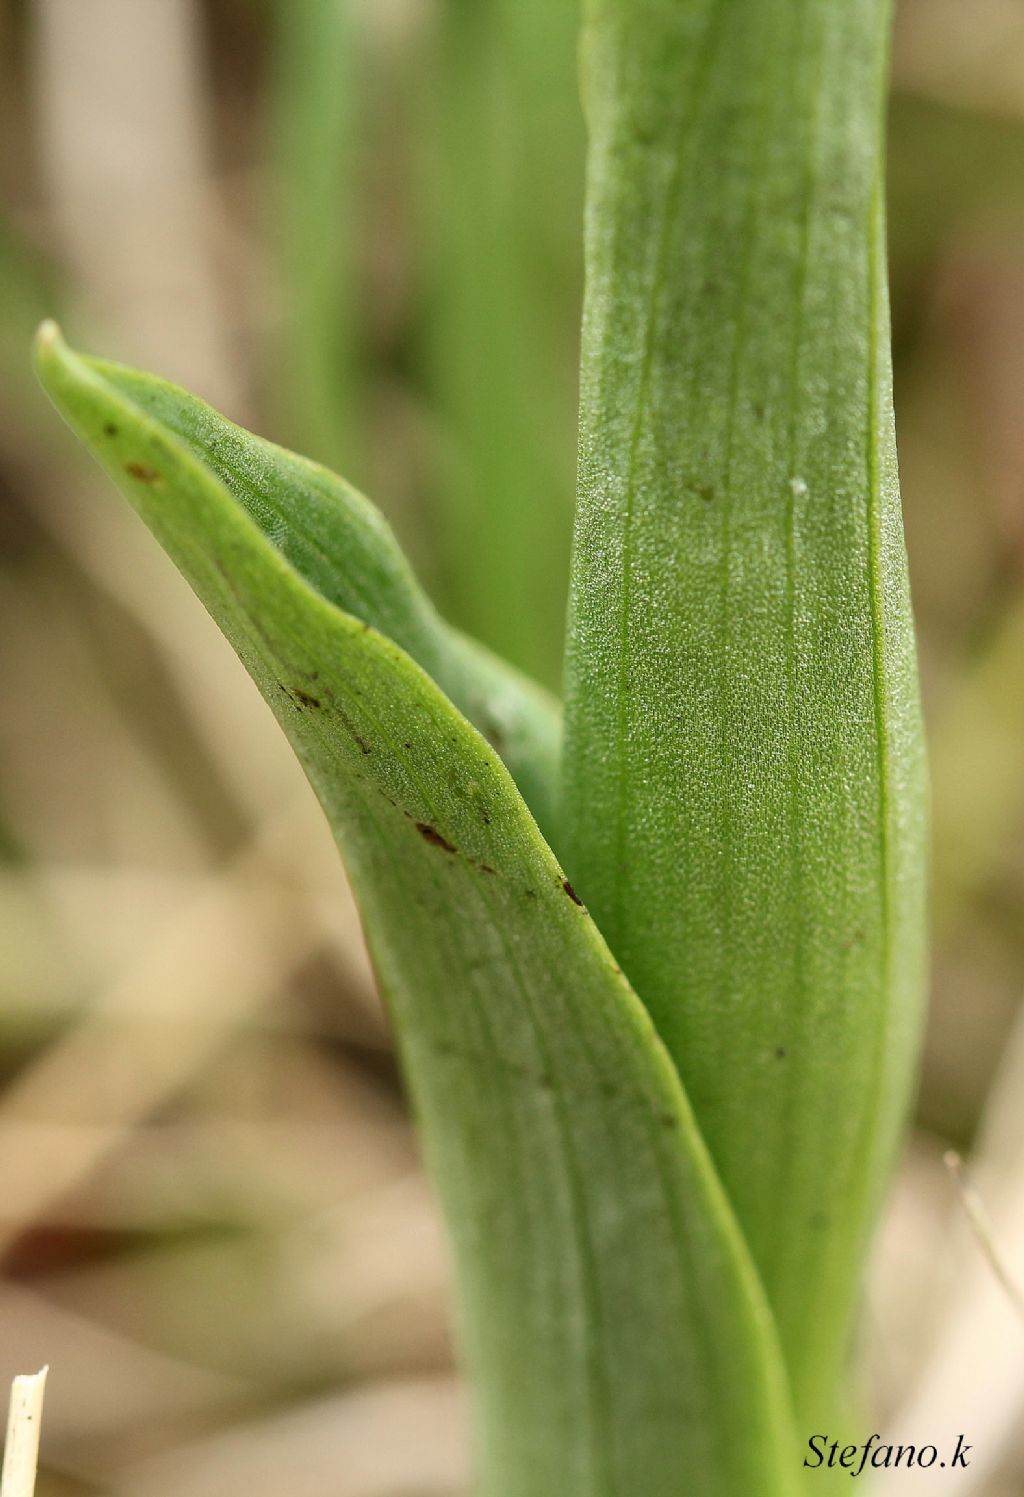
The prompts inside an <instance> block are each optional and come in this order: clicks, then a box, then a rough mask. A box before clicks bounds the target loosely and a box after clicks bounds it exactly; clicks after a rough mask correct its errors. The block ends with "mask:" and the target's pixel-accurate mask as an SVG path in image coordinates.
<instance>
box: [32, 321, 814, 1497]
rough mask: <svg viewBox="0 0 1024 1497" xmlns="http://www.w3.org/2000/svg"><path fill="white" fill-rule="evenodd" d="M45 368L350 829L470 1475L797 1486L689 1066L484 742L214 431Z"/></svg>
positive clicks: (562, 1493) (673, 1489) (695, 1486)
mask: <svg viewBox="0 0 1024 1497" xmlns="http://www.w3.org/2000/svg"><path fill="white" fill-rule="evenodd" d="M37 362H38V369H39V373H40V377H41V379H42V381H43V384H44V386H45V388H46V389H47V391H48V393H49V394H50V396H51V398H52V399H53V400H54V402H55V404H56V405H57V407H58V409H59V410H60V411H61V412H62V413H63V415H64V416H65V417H66V418H67V420H68V421H69V422H70V424H71V425H72V426H73V428H74V429H75V430H76V431H77V432H78V434H79V435H80V436H81V437H82V439H83V440H84V441H85V443H86V444H87V446H88V447H89V448H90V449H91V450H92V451H93V452H94V453H95V454H96V456H97V457H98V458H99V460H100V461H101V462H102V463H103V465H104V466H105V467H106V469H107V470H108V472H109V473H110V474H111V476H112V477H113V478H114V479H115V481H116V482H117V483H118V485H119V486H120V487H121V488H122V489H123V491H124V492H125V494H126V495H127V497H128V498H129V499H130V501H131V502H132V504H133V505H134V506H135V508H136V509H137V510H138V512H139V513H140V515H141V516H142V517H143V519H144V520H145V521H146V523H147V524H148V525H149V526H150V528H151V529H152V530H153V532H154V534H155V535H156V536H157V538H158V539H159V540H160V542H161V543H162V544H163V546H164V547H165V548H166V550H167V551H168V553H169V554H170V556H171V557H172V558H173V559H174V561H175V562H176V563H177V565H178V566H179V567H180V568H181V570H182V572H183V573H184V575H185V576H186V577H187V578H188V579H189V581H190V583H191V585H192V586H193V588H194V589H195V591H196V593H197V594H198V596H199V597H200V598H201V599H202V601H203V602H204V603H205V604H206V606H207V608H208V609H209V610H210V612H211V613H212V615H213V616H214V617H215V618H216V619H217V620H218V622H219V623H220V625H221V627H222V628H223V629H224V632H225V634H226V635H227V637H228V638H229V639H230V640H231V642H232V643H233V645H234V646H235V648H236V650H237V651H238V654H239V656H240V657H241V659H242V660H243V662H244V663H245V665H246V667H247V668H248V670H249V671H250V673H251V675H252V676H253V679H254V680H255V681H256V683H257V685H258V686H259V688H260V690H261V691H262V692H263V694H264V696H265V697H266V699H267V701H268V703H269V705H270V706H271V708H272V709H273V711H274V713H275V715H276V716H277V718H278V721H279V722H280V724H281V726H282V727H283V729H284V731H285V732H286V733H287V735H288V737H289V739H290V740H291V742H292V744H293V746H294V747H295V750H296V752H297V753H298V755H299V758H300V759H301V761H302V763H303V765H304V767H305V769H306V772H307V774H308V775H309V777H310V780H311V782H312V783H313V785H314V787H315V789H316V791H317V793H318V795H319V797H320V800H321V802H322V804H323V806H324V809H325V811H326V813H327V816H328V818H329V820H330V822H331V825H332V827H333V828H334V830H335V832H336V834H337V836H338V839H339V842H340V844H341V846H342V847H343V849H344V854H345V859H346V863H347V866H348V869H349V872H350V874H351V877H352V880H353V884H354V887H355V889H356V892H357V897H358V899H359V901H360V905H361V908H362V913H363V918H364V922H365V926H366V931H367V935H368V938H369V942H370V946H371V950H372V953H373V957H374V961H375V964H376V967H377V971H378V973H379V976H380V981H381V985H382V989H383V991H384V993H385V994H386V997H387V1000H388V1003H389V1006H390V1009H391V1013H392V1015H393V1019H394V1023H395V1028H396V1031H397V1036H398V1040H399V1044H400V1048H401V1051H402V1056H403V1060H404V1064H405V1068H406V1072H407V1075H408V1078H409V1083H410V1088H411V1093H412V1097H413V1102H414V1105H415V1108H416V1111H417V1113H418V1116H419V1120H420V1124H421V1127H422V1132H423V1138H424V1141H425V1146H426V1152H427V1155H428V1158H429V1161H430V1164H431V1166H432V1169H433V1173H434V1176H435V1178H436V1180H437V1183H438V1186H439V1190H440V1194H441V1198H442V1201H443V1204H444V1207H445V1210H446V1213H447V1217H448V1221H449V1224H450V1227H451V1232H452V1238H453V1242H454V1247H455V1258H456V1266H457V1271H458V1281H459V1285H460V1291H461V1306H462V1314H463V1335H464V1340H465V1347H466V1351H467V1355H468V1357H469V1360H470V1364H471V1367H472V1368H473V1370H474V1371H475V1375H476V1388H477V1394H478V1400H479V1405H480V1439H481V1447H480V1458H481V1463H482V1472H483V1479H484V1487H483V1490H484V1492H485V1493H486V1497H637V1494H640V1493H642V1494H643V1497H678V1494H679V1492H680V1491H681V1490H682V1489H683V1488H684V1487H685V1490H686V1491H688V1492H692V1493H694V1494H695V1497H737V1494H738V1493H743V1494H744V1497H747V1494H750V1497H782V1494H788V1493H793V1492H794V1491H795V1489H796V1478H797V1471H798V1461H799V1455H798V1453H797V1450H796V1446H795V1438H794V1436H793V1434H792V1430H791V1426H790V1422H789V1415H788V1410H787V1406H786V1399H787V1391H786V1388H785V1376H784V1373H783V1371H782V1364H781V1358H780V1355H779V1353H778V1350H777V1347H776V1344H775V1341H774V1330H773V1326H772V1323H771V1318H770V1316H769V1315H768V1313H767V1309H766V1306H765V1304H764V1300H763V1296H762V1294H761V1290H760V1285H759V1283H758V1281H757V1277H756V1275H755V1274H754V1272H753V1269H752V1267H751V1265H750V1261H749V1257H748V1255H747V1253H746V1249H745V1246H744V1244H743V1241H742V1238H741V1236H740V1234H739V1232H738V1230H737V1228H736V1226H735V1222H734V1219H733V1217H732V1214H731V1212H730V1210H729V1208H728V1205H727V1203H726V1201H725V1198H724V1195H723V1193H722V1191H721V1188H720V1186H719V1184H718V1181H717V1178H716V1176H715V1174H714V1171H713V1168H712V1167H711V1165H710V1162H709V1160H708V1157H707V1154H706V1151H705V1149H704V1147H703V1144H702V1142H701V1139H700V1136H699V1134H698V1132H697V1129H696V1127H695V1125H694V1123H693V1119H692V1116H691V1114H690V1111H689V1109H688V1106H687V1104H686V1101H685V1098H684V1095H683V1092H682V1089H681V1086H680V1084H679V1079H678V1076H677V1075H676V1072H675V1070H674V1068H673V1067H672V1065H671V1062H670V1061H669V1058H668V1056H667V1055H666V1054H665V1052H664V1050H663V1048H662V1046H661V1044H660V1042H659V1040H658V1039H657V1036H656V1035H655V1033H654V1031H653V1029H652V1026H651V1023H650V1020H649V1018H648V1016H647V1014H646V1013H645V1011H644V1009H643V1007H642V1005H641V1004H640V1002H639V1000H638V999H637V998H636V997H635V995H634V994H633V992H632V990H631V989H630V987H629V986H628V984H627V983H626V981H625V979H624V978H623V976H622V974H621V972H620V971H619V970H618V968H617V967H616V966H615V964H614V963H613V960H612V958H611V956H610V954H609V952H608V950H607V948H606V946H605V945H604V942H603V941H602V939H601V937H600V935H599V934H598V931H597V929H596V927H595V926H594V924H593V922H592V920H591V919H590V916H589V915H588V914H587V912H586V910H585V909H584V908H583V907H582V906H581V905H580V904H579V902H578V900H577V898H576V897H575V895H574V893H573V890H572V889H571V887H570V886H569V885H568V884H567V883H566V881H565V877H564V874H563V873H562V870H561V869H560V868H559V866H558V864H557V863H556V862H555V860H554V858H553V856H552V855H551V853H550V852H549V850H548V848H547V846H546V844H545V843H544V841H543V840H542V838H541V837H540V835H539V833H538V831H537V828H536V826H535V824H534V822H533V820H532V819H531V817H530V815H529V813H528V811H527V810H526V807H525V805H524V803H523V801H522V800H521V798H520V796H519V794H518V793H517V791H516V789H515V787H514V785H513V783H512V781H511V779H510V778H509V776H508V774H507V773H506V771H505V770H504V768H503V766H502V764H501V762H500V760H499V759H498V758H497V757H496V755H495V754H494V753H493V751H492V750H491V748H490V747H489V745H488V744H487V743H486V742H485V740H484V739H483V738H482V737H481V736H480V735H479V734H478V733H477V732H476V731H475V730H474V729H473V728H472V727H471V726H470V725H469V724H468V723H467V722H466V721H465V719H464V718H463V717H461V716H460V714H459V713H458V712H457V711H456V710H455V708H454V707H453V706H452V705H451V703H450V702H449V701H448V700H447V698H446V697H444V696H443V695H442V693H441V692H440V691H439V690H438V688H437V687H436V686H435V685H434V684H433V683H432V682H431V680H430V679H429V678H428V677H427V676H426V675H425V674H424V672H423V671H422V670H421V669H420V668H419V666H417V665H416V664H415V663H414V662H413V660H412V659H411V658H410V656H409V655H408V654H407V653H405V652H404V651H403V650H402V649H400V648H399V647H398V645H396V644H395V643H393V642H392V641H391V640H389V639H387V638H386V637H385V636H384V635H383V634H381V633H380V632H378V630H377V629H376V628H374V627H370V626H369V625H368V624H367V623H366V622H364V621H360V620H359V619H358V618H357V617H354V616H353V615H351V614H349V613H347V612H344V611H342V610H341V609H339V608H338V607H336V606H335V605H334V604H333V603H331V602H330V601H328V600H327V599H326V598H325V597H324V596H323V594H322V593H321V592H320V591H319V590H317V589H316V588H315V587H313V586H311V585H310V584H309V583H308V582H307V581H306V580H305V579H304V578H303V577H302V576H300V574H299V572H298V571H297V570H296V568H295V567H294V566H293V564H292V563H291V561H289V559H288V558H287V557H286V556H285V555H284V554H283V553H282V551H281V550H279V549H278V548H277V547H276V546H275V545H274V543H273V540H272V538H271V534H270V533H269V531H268V530H267V529H264V528H262V527H261V526H260V525H258V524H256V523H255V522H254V519H253V516H252V514H251V513H250V506H251V503H252V500H251V498H250V501H249V502H248V503H246V504H242V503H240V502H239V498H238V492H237V489H238V486H237V484H235V485H234V492H233V491H232V489H231V488H229V487H228V485H227V483H225V482H224V481H223V480H222V477H221V474H220V472H218V471H217V470H216V469H215V468H214V466H213V465H212V463H211V460H210V453H209V450H208V448H207V447H206V446H205V445H204V442H203V441H202V440H191V439H187V438H186V437H184V436H183V435H182V434H181V433H180V432H179V431H177V430H174V429H172V428H171V427H170V426H169V425H168V424H166V422H165V421H163V420H162V419H161V416H160V414H159V412H158V411H157V409H156V407H155V405H154V403H153V401H150V402H149V403H148V405H144V404H143V403H141V402H139V401H137V400H136V399H134V398H133V397H132V395H131V393H130V392H129V388H128V383H129V382H128V377H127V376H123V375H122V376H121V377H120V379H119V383H118V384H116V385H115V383H114V382H113V379H112V377H111V376H110V374H109V370H108V366H104V365H100V364H96V363H93V362H92V361H88V360H85V359H82V358H80V357H78V356H76V355H75V354H73V353H71V352H69V351H68V350H67V349H66V348H65V347H64V346H63V345H62V344H61V342H60V341H59V338H58V336H57V334H56V331H55V330H52V329H51V330H49V331H46V332H44V334H43V336H42V339H41V341H40V344H39V347H38V353H37ZM145 383H146V385H148V386H149V387H150V388H151V387H152V382H145ZM165 400H166V403H167V404H168V405H169V406H173V405H174V404H175V403H176V402H177V401H179V400H180V396H178V395H177V394H176V392H173V391H168V392H167V393H166V396H165ZM244 440H248V439H243V438H241V437H239V441H244ZM263 451H264V449H263V447H262V444H257V445H255V446H254V447H253V449H252V464H253V472H256V471H257V470H258V460H259V456H260V454H261V453H263ZM267 476H268V480H269V481H270V482H275V481H276V480H275V477H274V474H273V473H272V472H269V471H268V475H267ZM293 499H294V502H295V503H296V504H297V505H301V504H302V503H303V502H304V498H303V493H302V490H301V489H300V490H299V491H298V492H297V493H296V494H295V495H294V496H293ZM276 502H278V501H277V500H275V503H276Z"/></svg>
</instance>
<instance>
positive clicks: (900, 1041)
mask: <svg viewBox="0 0 1024 1497" xmlns="http://www.w3.org/2000/svg"><path fill="white" fill-rule="evenodd" d="M887 29H888V7H887V5H886V4H885V3H884V0H843V3H836V0H744V3H742V4H740V3H734V0H589V3H588V5H587V23H586V34H585V39H584V56H583V68H584V91H585V106H586V110H587V114H588V119H589V125H590V130H591V151H590V161H589V174H588V208H587V229H586V271H587V294H586V306H585V314H584V335H583V338H584V347H583V376H582V418H581V420H582V425H581V451H580V495H579V511H578V520H577V526H576V539H575V559H574V567H573V577H572V604H571V618H570V638H569V663H568V677H567V703H566V712H567V722H566V746H565V754H564V764H565V800H564V806H565V825H564V827H563V828H562V833H563V835H564V838H565V849H566V851H565V856H566V858H567V861H568V867H569V872H570V874H571V876H572V877H573V879H574V880H575V881H576V882H577V883H578V885H579V886H580V889H581V893H582V894H583V896H584V898H585V899H586V900H587V903H588V905H589V906H590V908H591V909H592V910H593V912H594V917H595V919H596V920H597V922H598V924H599V926H600V927H601V930H602V932H603V934H604V936H605V938H606V939H607V941H608V943H609V945H610V947H611V949H612V950H613V951H614V952H615V954H616V956H617V958H618V960H619V961H620V962H621V963H622V965H623V967H624V968H625V970H626V972H627V973H628V975H629V977H630V980H631V981H632V983H633V984H634V986H635V988H636V990H637V992H638V993H639V994H640V996H641V997H642V998H643V1000H644V1002H645V1003H646V1004H647V1006H648V1008H649V1009H650V1011H651V1014H652V1015H653V1017H654V1021H655V1024H656V1026H657V1028H658V1031H659V1033H660V1034H661V1036H662V1038H663V1040H664V1041H665V1043H666V1044H667V1046H668V1048H669V1050H670V1052H671V1054H672V1056H673V1058H674V1059H675V1062H676V1064H677V1066H678V1068H679V1071H680V1074H681V1076H682V1078H683V1081H684V1085H685V1086H686V1089H687V1092H688V1095H689V1097H690V1100H691V1103H692V1105H693V1108H694V1111H695V1114H696V1116H697V1119H698V1122H699V1124H700V1127H701V1130H702V1132H703V1134H704V1137H705V1138H706V1140H707V1142H708V1146H709V1148H710V1150H711V1154H712V1157H713V1158H714V1160H715V1162H716V1165H717V1167H718V1169H719V1171H720V1174H721V1176H722V1179H723V1183H724V1184H725V1187H726V1190H727V1193H728V1194H729V1196H730V1198H731V1200H732V1203H733V1205H734V1208H735V1210H736V1213H737V1216H738V1218H739V1221H740V1223H741V1226H742V1228H743V1230H744V1232H745V1234H746V1236H747V1239H748V1241H749V1243H750V1245H751V1248H752V1251H753V1254H754V1258H755V1261H756V1262H757V1264H758V1266H759V1268H760V1271H761V1274H762V1277H763V1279H764V1282H765V1285H766V1288H767V1291H768V1295H769V1299H770V1301H771V1303H772V1305H773V1308H774V1310H775V1314H776V1316H777V1319H778V1323H779V1327H780V1333H781V1337H782V1342H783V1347H784V1350H785V1352H786V1355H787V1359H788V1362H789V1366H790V1369H791V1375H792V1378H793V1382H794V1386H795V1390H796V1402H797V1408H798V1411H801V1410H802V1411H805V1412H806V1411H809V1410H812V1409H816V1408H818V1407H820V1406H821V1403H822V1401H823V1400H825V1401H827V1398H828V1390H829V1389H830V1387H831V1386H832V1385H833V1384H834V1382H835V1379H836V1376H837V1371H838V1368H839V1366H840V1364H841V1363H842V1360H843V1357H844V1353H845V1350H846V1347H847V1342H848V1337H849V1326H850V1318H851V1310H852V1307H853V1304H854V1302H855V1298H856V1293H857V1284H858V1278H859V1273H860V1267H861V1263H862V1259H863V1254H864V1250H865V1242H866V1237H867V1234H868V1230H869V1226H870V1223H871V1220H872V1217H873V1215H874V1212H875V1210H876V1207H877V1204H878V1200H879V1195H880V1192H881V1190H882V1188H883V1185H884V1182H885V1179H886V1175H887V1173H888V1170H889V1168H890V1165H891V1161H892V1156H893V1152H894V1147H895V1143H896V1140H897V1135H898V1130H899V1127H900V1124H901V1122H902V1119H903V1115H904V1112H905V1109H906V1106H907V1100H908V1089H909V1085H910V1081H911V1074H912V1063H913V1057H914V1053H915V1045H916V1037H917V1033H918V1025H919V1009H920V993H921V986H922V983H921V968H922V925H923V920H922V902H923V883H924V879H923V872H922V843H923V821H924V811H923V801H924V794H923V767H922V748H921V732H920V724H919V710H918V695H917V685H916V674H915V663H914V648H913V639H912V627H911V617H910V609H909V602H908V593H907V579H906V571H905V560H904V552H903V539H902V530H901V517H900V507H899V497H898V489H897V475H896V458H895V449H894V443H893V423H892V402H891V395H890V374H889V347H888V340H889V328H888V310H887V297H886V273H885V237H884V225H883V183H882V167H881V161H880V138H881V113H882V101H883V90H884V82H885V58H886V41H887Z"/></svg>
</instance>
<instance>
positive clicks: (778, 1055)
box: [775, 1045, 786, 1060]
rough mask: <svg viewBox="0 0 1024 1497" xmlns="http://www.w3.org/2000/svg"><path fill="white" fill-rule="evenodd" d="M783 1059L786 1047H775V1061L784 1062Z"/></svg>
mask: <svg viewBox="0 0 1024 1497" xmlns="http://www.w3.org/2000/svg"><path fill="white" fill-rule="evenodd" d="M785 1058H786V1047H785V1045H776V1047H775V1059H776V1060H785Z"/></svg>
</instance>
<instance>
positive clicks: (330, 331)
mask: <svg viewBox="0 0 1024 1497" xmlns="http://www.w3.org/2000/svg"><path fill="white" fill-rule="evenodd" d="M352 12H353V7H352V4H351V0H274V3H273V5H272V7H271V19H272V22H273V33H272V34H273V46H272V48H271V60H272V63H273V75H272V85H273V86H272V90H271V103H272V106H273V108H272V111H271V125H272V136H271V144H272V147H273V161H272V168H273V170H272V172H271V181H272V185H273V189H274V203H273V208H274V213H273V220H272V230H273V235H272V245H273V248H274V251H275V262H276V263H275V265H274V269H275V270H276V286H275V291H276V298H277V302H278V304H279V306H278V313H279V318H280V327H279V328H277V329H276V338H275V347H274V357H273V359H272V360H271V364H270V373H271V376H272V394H273V396H274V399H275V406H276V409H277V412H278V414H279V415H280V418H281V420H282V423H283V426H284V431H285V439H286V440H287V441H289V442H295V444H296V445H297V446H301V447H302V448H303V450H304V451H306V452H311V453H312V454H313V455H314V456H315V457H317V458H319V459H320V460H321V461H322V462H328V463H336V464H339V465H340V464H342V463H344V464H345V465H346V467H347V470H348V471H349V472H352V471H353V466H352V465H353V463H354V462H356V461H358V460H359V459H360V458H361V456H362V454H361V453H359V452H358V451H357V447H358V432H359V430H360V427H361V424H365V423H361V422H360V420H359V415H360V412H359V397H360V393H361V392H360V388H359V380H358V378H357V374H356V369H355V367H354V366H355V363H356V350H357V349H358V347H359V333H360V329H359V319H358V316H357V308H358V297H357V290H356V268H355V259H356V255H355V243H356V238H357V225H358V221H359V212H358V210H359V208H360V206H361V205H360V202H359V193H358V191H357V182H358V170H357V167H358V157H357V153H356V150H355V143H354V138H353V137H354V133H355V132H354V126H353V121H354V118H355V116H356V113H357V109H358V102H359V88H358V86H357V84H358V79H359V76H360V67H359V60H358V59H357V56H356V50H357V46H358V37H357V35H356V32H357V27H356V24H355V17H354V16H353V13H352Z"/></svg>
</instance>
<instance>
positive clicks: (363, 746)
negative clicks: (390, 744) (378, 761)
mask: <svg viewBox="0 0 1024 1497" xmlns="http://www.w3.org/2000/svg"><path fill="white" fill-rule="evenodd" d="M352 737H353V738H354V739H355V741H356V743H358V745H359V747H360V748H361V749H362V751H363V753H364V754H372V753H373V749H372V748H371V747H370V745H369V744H368V743H367V741H366V739H365V738H360V736H359V734H358V733H353V734H352Z"/></svg>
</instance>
